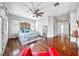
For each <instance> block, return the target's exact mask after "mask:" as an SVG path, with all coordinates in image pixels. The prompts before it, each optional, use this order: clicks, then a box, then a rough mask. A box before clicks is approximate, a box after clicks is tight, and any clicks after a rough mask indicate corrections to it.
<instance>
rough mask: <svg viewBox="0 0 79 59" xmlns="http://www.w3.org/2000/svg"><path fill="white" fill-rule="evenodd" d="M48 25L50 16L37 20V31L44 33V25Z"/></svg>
mask: <svg viewBox="0 0 79 59" xmlns="http://www.w3.org/2000/svg"><path fill="white" fill-rule="evenodd" d="M45 25H46V26H48V17H45V18H42V19H38V20H37V21H36V31H37V32H39V33H40V34H41V35H42V31H43V26H45Z"/></svg>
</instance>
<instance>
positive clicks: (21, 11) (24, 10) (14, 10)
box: [4, 2, 78, 19]
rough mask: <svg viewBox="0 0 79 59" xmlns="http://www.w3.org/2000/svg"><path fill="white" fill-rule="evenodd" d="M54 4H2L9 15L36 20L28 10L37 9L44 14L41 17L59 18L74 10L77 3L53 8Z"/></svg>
mask: <svg viewBox="0 0 79 59" xmlns="http://www.w3.org/2000/svg"><path fill="white" fill-rule="evenodd" d="M55 3H56V2H6V3H4V4H5V6H6V7H7V9H8V12H9V13H11V14H14V15H18V16H22V17H25V18H30V19H37V18H34V17H32V12H31V11H29V8H33V9H37V8H39V9H40V11H42V12H44V15H43V17H47V16H59V15H62V14H65V13H68V12H70V11H72V10H74V9H76V8H77V6H78V3H77V2H60V3H59V6H57V7H54V4H55ZM43 17H39V18H43ZM39 18H38V19H39Z"/></svg>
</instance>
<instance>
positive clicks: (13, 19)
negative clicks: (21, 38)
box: [8, 14, 35, 37]
mask: <svg viewBox="0 0 79 59" xmlns="http://www.w3.org/2000/svg"><path fill="white" fill-rule="evenodd" d="M8 19H9V33H8V35H9V37H11V35H13V34H18V32H19V30H20V25H19V23H20V22H27V23H30V24H31V25H32V27H31V28H32V29H34V27H35V20H32V19H28V18H23V17H19V16H16V15H12V14H8Z"/></svg>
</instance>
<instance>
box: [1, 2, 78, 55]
mask: <svg viewBox="0 0 79 59" xmlns="http://www.w3.org/2000/svg"><path fill="white" fill-rule="evenodd" d="M0 4H1V5H0V9H5V10H7V11H6V12H7V14H6V16H7V18H8V20H7V21H5V22H6V24H8V25H6V24H5V23H4V24H5V25H4V28H3V29H4V30H3V32H5V35H2V37H4V38H3V40H2V41H1V42H2V44H0V46H1V48H2V50H0V51H1V53H3V52H4V53H3V55H8V56H11V55H12V56H14V55H18V54H19V53H20V51H21V49H23V48H26V47H30V48H33V46H34V44H36V46H35V49H36V50H35V51H36V52H42V51H47V50H48V49H47V48H46V47H47V46H46V44H47V43H48V46H49V47H54V48H55V49H57V51H58V52H59V54H60V55H67V56H68V55H78V48H79V47H78V46H79V40H78V37H77V38H76V37H74V36H75V34H74V33H77V31H78V18H79V16H78V15H79V3H78V2H37V3H35V2H3V3H0ZM3 5H5V7H6V8H4V6H3ZM1 12H2V13H3V16H5V13H4V11H1ZM38 12H39V13H41V15H40V14H39V13H38ZM3 16H2V14H1V17H3ZM3 18H4V19H6V18H5V17H3ZM76 21H77V22H76ZM5 27H7V28H8V29H6V28H5ZM73 32H74V33H73ZM0 37H1V36H0ZM2 37H1V38H2ZM5 38H6V39H5ZM7 38H8V39H7ZM52 39H54V40H52ZM55 39H56V40H55ZM5 40H6V42H5ZM43 40H44V42H42V41H43ZM51 40H52V41H51ZM4 43H5V44H4ZM38 43H40V44H42V46H43V43H45V48H44V47H42V46H40V45H39V44H38ZM3 47H4V48H3ZM39 48H41V49H42V50H39ZM63 49H64V51H61V50H63ZM62 52H63V53H62Z"/></svg>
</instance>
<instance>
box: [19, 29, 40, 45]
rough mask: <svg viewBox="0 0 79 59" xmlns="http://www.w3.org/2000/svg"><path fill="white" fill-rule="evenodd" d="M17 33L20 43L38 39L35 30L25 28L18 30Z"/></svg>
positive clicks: (23, 43)
mask: <svg viewBox="0 0 79 59" xmlns="http://www.w3.org/2000/svg"><path fill="white" fill-rule="evenodd" d="M18 35H19V40H20V42H21V44H22V45H25V44H28V43H30V42H33V41H36V40H38V39H37V37H38V36H39V34H38V33H37V32H35V31H32V30H27V29H24V30H20V31H19V33H18Z"/></svg>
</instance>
